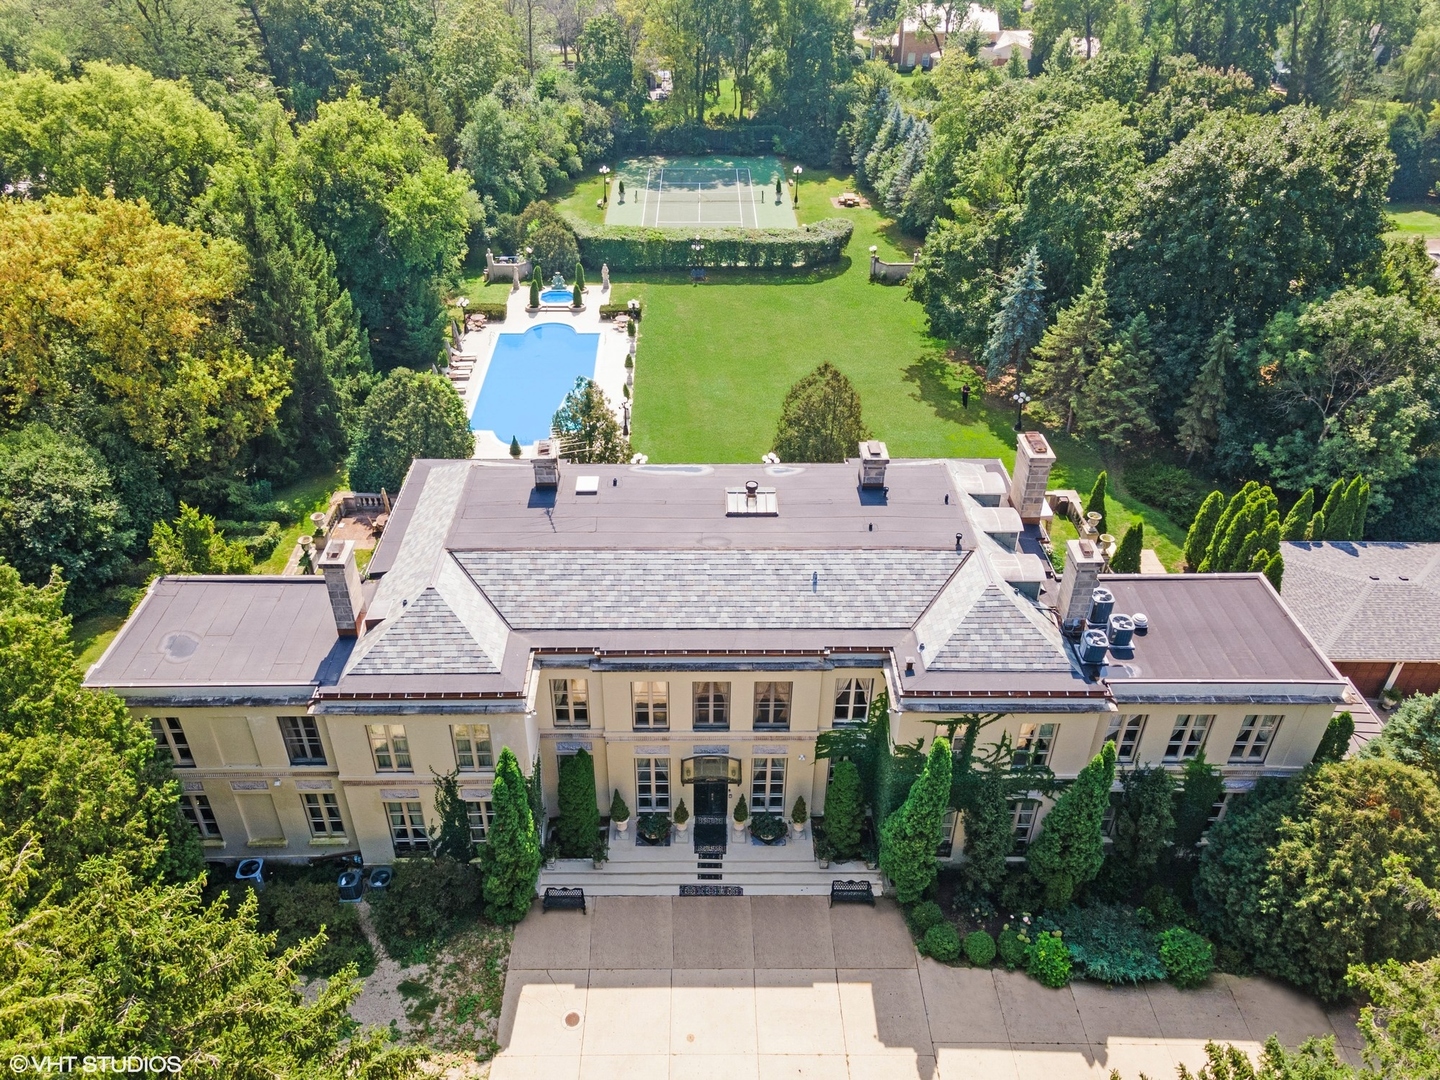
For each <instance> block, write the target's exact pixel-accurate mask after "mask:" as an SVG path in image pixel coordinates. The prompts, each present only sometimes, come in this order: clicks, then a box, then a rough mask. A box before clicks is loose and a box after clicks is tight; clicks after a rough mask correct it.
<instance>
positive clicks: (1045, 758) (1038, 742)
mask: <svg viewBox="0 0 1440 1080" xmlns="http://www.w3.org/2000/svg"><path fill="white" fill-rule="evenodd" d="M1059 736H1060V725H1059V724H1053V723H1052V724H1040V723H1035V724H1021V725H1020V737H1019V738H1017V739H1016V740H1015V756H1014V758H1013V759H1012V761H1013V764H1014V766H1015V768H1017V769H1023V768H1026V767H1027V766H1033V767H1035V768H1043V767H1045V766H1047V765H1049V764H1050V755H1051V754H1053V753H1054V752H1055V740H1056V739H1057V738H1059ZM1092 738H1093V736H1092ZM1022 755H1023V759H1022Z"/></svg>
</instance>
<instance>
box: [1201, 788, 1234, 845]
mask: <svg viewBox="0 0 1440 1080" xmlns="http://www.w3.org/2000/svg"><path fill="white" fill-rule="evenodd" d="M1234 795H1235V792H1233V791H1227V792H1225V793H1224V794H1222V795H1221V796H1220V798H1218V799H1216V800H1215V801H1214V802H1213V803H1211V804H1210V814H1209V816H1208V817H1207V818H1206V819H1205V830H1204V832H1202V833H1201V835H1202V836H1203V835H1204V833H1208V832H1209V831H1210V826H1212V825H1214V824H1215V823H1216V822H1217V821H1219V820H1220V819H1221V818H1223V817H1224V816H1225V812H1226V811H1227V810H1229V809H1230V800H1231V798H1233V797H1234Z"/></svg>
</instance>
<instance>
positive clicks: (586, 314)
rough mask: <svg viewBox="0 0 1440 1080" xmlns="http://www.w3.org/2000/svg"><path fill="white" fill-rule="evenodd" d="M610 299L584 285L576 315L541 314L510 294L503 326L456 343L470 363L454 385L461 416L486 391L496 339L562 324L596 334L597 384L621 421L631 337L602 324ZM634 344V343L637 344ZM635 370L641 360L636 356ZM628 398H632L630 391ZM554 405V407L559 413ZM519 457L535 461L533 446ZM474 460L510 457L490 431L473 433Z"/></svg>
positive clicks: (522, 295) (525, 294) (521, 295)
mask: <svg viewBox="0 0 1440 1080" xmlns="http://www.w3.org/2000/svg"><path fill="white" fill-rule="evenodd" d="M609 298H610V293H609V290H606V289H602V288H601V287H600V285H599V284H594V285H587V286H586V287H585V307H584V309H583V310H582V311H580V312H578V313H574V312H571V311H570V310H568V309H557V308H541V310H539V311H534V312H532V311H527V310H525V305H526V304H527V303H528V302H529V299H530V292H529V288H528V287H525V286H522V287H520V288H518V289H512V290H511V292H510V298H509V300H508V301H506V311H505V321H504V322H503V323H496V324H493V325H491V326H487V327H486V328H485V329H484V330H472V331H470V332H468V333H466V334H465V335H464V336H463V337H462V338H461V339H460V351H459V352H458V353H457V354H456V355H457V358H459V359H465V360H471V359H473V362H474V366H473V367H472V368H471V371H470V378H469V379H468V380H467V381H465V382H462V383H457V384H456V387H455V389H456V391H457V392H458V393H459V394H460V395H461V397H462V399H463V400H464V402H465V415H466V416H469V415H470V414H471V413H472V412H474V411H475V403H476V402H477V401H478V400H479V397H480V388H481V387H482V386H484V385H485V373H486V372H487V371H488V370H489V368H490V358H491V356H492V355H493V354H494V352H495V342H496V338H497V337H498V336H499V335H500V334H523V333H524V332H525V331H526V330H528V329H530V327H532V326H539V325H540V324H541V323H564V324H566V325H568V326H570V327H572V328H573V329H574V330H575V331H576V332H577V333H581V334H599V335H600V352H599V355H598V356H597V357H596V358H595V382H596V383H597V384H599V386H600V389H601V390H603V391H605V396H606V397H607V398H609V399H610V403H611V404H612V405H613V406H614V407H615V416H616V419H617V420H618V419H619V418H620V415H621V405H622V404H623V403H624V400H625V399H624V397H623V394H622V388H623V387H624V385H625V356H626V354H627V353H628V352H629V346H630V337H629V335H628V334H626V333H623V332H622V331H618V330H616V329H615V323H614V322H611V321H606V322H601V321H600V305H601V304H603V303H608V302H609ZM637 340H638V339H637ZM636 370H639V356H638V353H637V356H636ZM630 392H631V393H632V394H633V393H634V392H635V387H634V386H633V385H632V386H631V388H630ZM559 406H560V403H559V402H558V401H557V402H556V403H555V407H556V408H559ZM520 449H521V451H522V453H523V455H524V456H525V457H534V456H535V444H534V443H530V444H528V445H522V446H521V448H520ZM475 456H476V457H477V458H508V457H509V456H510V443H509V442H508V441H506V440H503V439H501V438H500V437H499V436H497V435H496V434H495V433H494V432H493V431H477V432H475Z"/></svg>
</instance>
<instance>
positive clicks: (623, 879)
mask: <svg viewBox="0 0 1440 1080" xmlns="http://www.w3.org/2000/svg"><path fill="white" fill-rule="evenodd" d="M704 824H708V823H700V822H696V823H695V825H694V826H693V828H692V829H687V830H686V831H685V832H680V831H678V830H675V829H672V830H671V831H670V845H669V846H668V847H648V846H643V845H638V844H636V842H635V832H634V829H633V827H632V828H631V829H630V830H629V831H627V832H625V833H617V832H616V831H615V829H614V826H611V829H610V861H609V862H607V863H606V864H605V865H604V866H603V867H602V868H600V869H599V870H597V869H595V868H594V867H593V866H592V864H591V862H590V860H588V859H560V860H557V861H556V863H555V865H554V866H553V867H546V868H545V869H543V870H541V871H540V883H539V888H540V889H541V891H543V890H544V889H545V888H547V887H548V886H552V885H553V886H564V887H569V888H581V889H584V890H585V893H586V895H587V896H674V895H676V894H677V893H678V892H679V891H680V886H681V885H725V886H739V887H740V888H741V889H742V890H743V891H744V894H745V895H746V896H766V895H792V896H793V895H803V896H828V895H830V883H831V882H832V881H834V880H836V879H837V878H840V879H854V880H858V881H868V882H870V887H871V888H873V889H874V890H875V893H876V895H879V894H880V893H881V891H882V886H883V884H884V879H883V878H882V876H881V874H880V872H879V871H878V870H867V869H865V864H864V863H860V862H856V863H831V864H830V867H829V868H828V869H825V870H822V869H820V864H819V863H818V862H816V861H815V845H814V841H813V838H812V837H811V835H810V830H809V829H808V828H807V829H806V830H805V832H804V834H803V835H801V836H796V835H795V831H794V830H793V829H792V830H791V831H790V834H789V835H788V836H787V837H786V838H785V843H784V844H779V845H776V846H774V847H767V846H765V845H763V844H756V843H753V842H752V841H751V840H750V837H749V834H748V833H747V834H746V835H745V836H744V837H743V839H737V838H736V834H735V833H734V831H733V830H729V828H728V826H725V825H722V826H721V827H720V831H719V839H718V841H717V839H716V836H715V834H714V830H713V829H706V828H704V827H703V825H704Z"/></svg>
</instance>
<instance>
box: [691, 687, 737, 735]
mask: <svg viewBox="0 0 1440 1080" xmlns="http://www.w3.org/2000/svg"><path fill="white" fill-rule="evenodd" d="M691 697H692V701H693V705H692V708H693V709H694V711H693V713H692V714H691V723H692V724H693V726H694V727H695V728H696V729H698V730H703V731H729V730H730V706H731V703H732V698H731V694H730V684H729V683H728V682H697V683H695V684H694V688H693V690H692V694H691ZM717 717H718V719H716V718H717Z"/></svg>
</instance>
